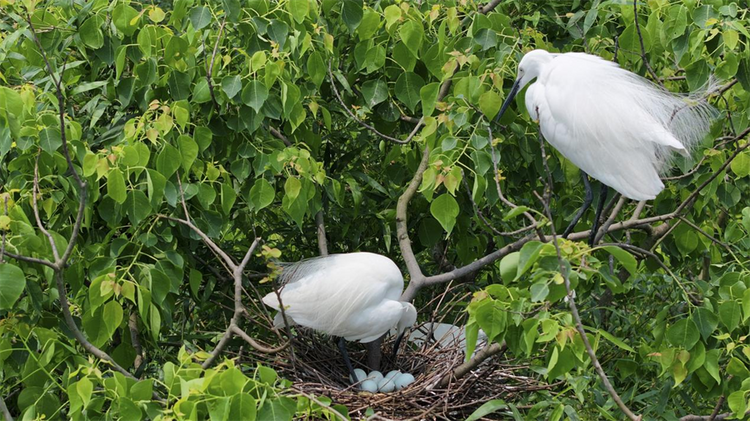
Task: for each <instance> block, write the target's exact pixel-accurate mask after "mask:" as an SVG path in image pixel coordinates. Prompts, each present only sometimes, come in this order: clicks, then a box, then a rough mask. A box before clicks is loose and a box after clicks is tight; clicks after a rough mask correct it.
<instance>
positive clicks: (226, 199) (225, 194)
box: [221, 183, 237, 215]
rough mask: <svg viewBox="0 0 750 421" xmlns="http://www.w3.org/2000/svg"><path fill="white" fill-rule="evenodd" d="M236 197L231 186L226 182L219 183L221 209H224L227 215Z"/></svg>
mask: <svg viewBox="0 0 750 421" xmlns="http://www.w3.org/2000/svg"><path fill="white" fill-rule="evenodd" d="M236 199H237V193H236V192H235V191H234V189H233V188H232V186H231V185H230V184H227V183H223V184H222V185H221V210H222V211H224V214H225V215H229V213H230V212H231V211H232V206H234V201H235V200H236Z"/></svg>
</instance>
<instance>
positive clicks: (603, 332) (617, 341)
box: [596, 329, 635, 353]
mask: <svg viewBox="0 0 750 421" xmlns="http://www.w3.org/2000/svg"><path fill="white" fill-rule="evenodd" d="M596 331H597V332H599V334H600V335H602V336H603V337H604V339H606V340H608V341H610V342H612V343H613V344H615V345H616V346H617V347H618V348H620V349H624V350H625V351H628V352H632V353H635V350H634V349H633V348H632V347H630V345H628V344H626V343H625V342H623V341H622V339H620V338H618V337H616V336H614V335H612V334H611V333H609V332H607V331H606V330H603V329H597V330H596Z"/></svg>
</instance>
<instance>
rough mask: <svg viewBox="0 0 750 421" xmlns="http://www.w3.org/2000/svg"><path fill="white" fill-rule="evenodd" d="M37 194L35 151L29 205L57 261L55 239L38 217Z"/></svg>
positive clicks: (37, 179)
mask: <svg viewBox="0 0 750 421" xmlns="http://www.w3.org/2000/svg"><path fill="white" fill-rule="evenodd" d="M39 194H40V193H39V153H37V154H36V160H35V161H34V188H33V189H32V194H31V207H32V209H33V210H34V219H35V220H36V226H37V228H39V231H41V232H42V233H43V234H44V236H45V237H47V241H48V242H49V245H50V247H51V248H52V256H53V258H54V259H55V261H58V260H60V254H59V253H58V252H57V245H56V244H55V240H54V239H53V238H52V234H50V233H49V231H47V228H45V227H44V224H42V220H41V218H39V205H38V203H37V195H39Z"/></svg>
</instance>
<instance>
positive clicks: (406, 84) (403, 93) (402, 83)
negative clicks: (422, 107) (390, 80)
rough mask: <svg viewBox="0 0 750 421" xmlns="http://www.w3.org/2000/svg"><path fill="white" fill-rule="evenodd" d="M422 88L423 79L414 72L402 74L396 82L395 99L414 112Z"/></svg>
mask: <svg viewBox="0 0 750 421" xmlns="http://www.w3.org/2000/svg"><path fill="white" fill-rule="evenodd" d="M423 86H424V79H422V77H421V76H419V75H418V74H416V73H414V72H406V73H402V74H401V76H399V77H398V79H397V80H396V98H398V99H399V101H401V102H403V103H404V104H406V106H407V107H409V110H411V111H412V112H414V109H415V108H416V106H417V104H419V101H420V97H419V91H420V89H422V87H423Z"/></svg>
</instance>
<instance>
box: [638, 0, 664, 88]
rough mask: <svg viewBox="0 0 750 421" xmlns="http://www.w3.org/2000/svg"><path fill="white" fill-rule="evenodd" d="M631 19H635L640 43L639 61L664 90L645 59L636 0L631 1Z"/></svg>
mask: <svg viewBox="0 0 750 421" xmlns="http://www.w3.org/2000/svg"><path fill="white" fill-rule="evenodd" d="M633 19H635V30H636V31H637V32H638V41H640V43H641V60H642V61H643V64H645V65H646V70H648V73H649V74H650V75H651V77H652V78H653V79H654V82H656V83H658V84H659V85H661V87H662V88H664V84H663V83H662V81H661V79H660V78H659V76H657V75H656V72H654V69H653V68H652V67H651V64H650V63H649V62H648V58H647V57H646V46H645V45H644V44H643V34H641V25H640V24H639V23H638V0H633Z"/></svg>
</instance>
